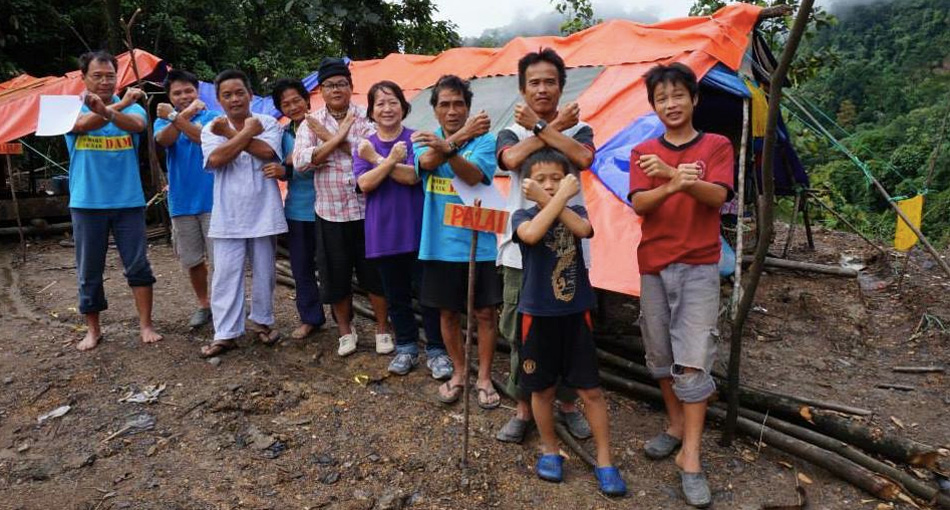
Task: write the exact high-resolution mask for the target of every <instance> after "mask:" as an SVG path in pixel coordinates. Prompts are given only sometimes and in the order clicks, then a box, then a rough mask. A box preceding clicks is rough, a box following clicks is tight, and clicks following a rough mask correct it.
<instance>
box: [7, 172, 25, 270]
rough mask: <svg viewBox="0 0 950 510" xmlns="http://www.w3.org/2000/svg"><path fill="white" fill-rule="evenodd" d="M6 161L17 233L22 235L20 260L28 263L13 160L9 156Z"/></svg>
mask: <svg viewBox="0 0 950 510" xmlns="http://www.w3.org/2000/svg"><path fill="white" fill-rule="evenodd" d="M6 161H7V176H8V178H9V181H10V195H11V196H12V197H13V213H14V214H15V215H16V228H17V233H19V234H20V258H21V259H22V260H23V262H26V238H25V237H24V236H23V222H22V220H21V219H20V203H19V202H17V198H16V186H14V185H13V160H12V159H11V158H10V155H9V154H7V155H6ZM19 180H20V179H19V175H17V181H19Z"/></svg>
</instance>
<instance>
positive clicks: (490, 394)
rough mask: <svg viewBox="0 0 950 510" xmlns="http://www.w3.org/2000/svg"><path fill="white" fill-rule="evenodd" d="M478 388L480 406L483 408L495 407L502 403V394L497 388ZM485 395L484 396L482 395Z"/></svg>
mask: <svg viewBox="0 0 950 510" xmlns="http://www.w3.org/2000/svg"><path fill="white" fill-rule="evenodd" d="M475 389H476V390H478V407H481V408H482V409H495V408H496V407H498V406H500V405H501V396H499V395H498V392H497V391H495V388H488V389H485V388H475ZM483 395H484V398H482V396H483Z"/></svg>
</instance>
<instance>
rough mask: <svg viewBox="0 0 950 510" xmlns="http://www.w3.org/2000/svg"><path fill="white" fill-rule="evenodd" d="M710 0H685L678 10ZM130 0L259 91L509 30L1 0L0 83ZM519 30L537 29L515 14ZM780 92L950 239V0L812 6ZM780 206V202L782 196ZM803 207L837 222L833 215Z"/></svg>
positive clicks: (205, 58) (780, 33) (153, 48)
mask: <svg viewBox="0 0 950 510" xmlns="http://www.w3.org/2000/svg"><path fill="white" fill-rule="evenodd" d="M751 1H754V2H756V3H759V4H760V5H766V4H765V3H764V2H760V1H757V0H751ZM797 1H798V0H778V1H777V2H770V3H769V5H774V4H776V3H788V4H791V5H793V6H796V5H797ZM722 5H724V3H723V2H722V1H720V0H697V1H696V3H695V4H694V6H693V8H692V9H691V11H690V13H691V14H693V15H696V14H707V13H709V12H712V11H714V10H715V9H717V8H718V7H721V6H722ZM138 7H141V8H142V9H143V14H142V15H141V16H140V18H139V21H138V23H137V24H136V27H135V30H134V33H133V37H134V40H135V42H136V45H137V46H138V47H140V48H142V49H145V50H147V51H150V52H152V53H154V54H155V55H159V56H161V57H162V58H164V59H166V60H167V61H168V62H170V63H171V64H172V65H174V66H176V67H178V68H182V69H189V70H192V71H194V72H195V73H196V74H197V75H198V76H199V77H200V78H201V79H203V80H209V81H210V80H211V79H212V78H213V77H214V74H215V72H216V71H220V70H222V69H226V68H231V67H237V68H240V69H243V70H245V71H246V72H247V73H248V74H249V75H250V76H251V79H252V82H253V85H254V88H255V91H256V92H257V93H267V92H268V91H269V84H270V83H273V81H274V80H275V79H277V78H280V77H284V76H294V77H303V76H306V75H308V74H310V73H311V72H313V71H314V70H315V69H316V68H317V66H318V64H319V61H320V59H321V58H323V56H325V55H346V56H349V57H350V58H353V59H356V60H360V59H368V58H378V57H383V56H385V55H387V54H389V53H392V52H405V53H417V54H436V53H439V52H440V51H443V50H445V49H448V48H451V47H456V46H461V45H467V46H500V45H503V44H504V43H506V42H507V41H508V40H509V39H510V37H511V36H512V35H517V34H510V35H509V34H505V35H502V34H500V33H499V32H498V31H490V30H489V31H486V32H485V34H483V35H482V36H481V37H478V38H469V39H467V40H463V38H462V37H461V36H460V35H459V34H458V31H457V27H456V26H455V25H454V24H453V23H451V22H450V21H440V20H436V19H435V14H436V9H437V7H436V6H435V5H434V3H433V2H432V0H398V1H384V0H336V1H334V2H326V1H322V0H216V1H215V2H195V1H193V0H97V1H87V2H75V1H68V0H0V81H3V80H6V79H9V78H12V77H14V76H16V75H17V74H20V73H24V72H25V73H29V74H31V75H34V76H46V75H61V74H64V73H65V72H67V71H70V70H73V69H75V68H76V66H77V56H78V55H79V54H80V53H82V52H83V51H85V50H86V49H99V48H105V49H108V50H111V51H113V52H115V53H119V52H121V51H124V45H123V42H122V38H123V36H124V34H123V31H122V29H121V24H120V19H121V18H123V17H125V18H127V17H128V16H129V15H130V14H131V13H132V12H133V11H134V10H135V9H136V8H138ZM551 8H552V11H553V12H557V13H559V14H560V15H562V16H563V19H564V22H563V23H562V24H561V26H560V31H561V32H562V33H572V32H576V31H578V30H582V29H584V28H586V27H588V26H590V25H592V24H594V23H596V22H598V21H599V19H598V18H597V16H596V9H595V8H594V7H593V6H592V5H591V2H590V1H589V0H552V6H551ZM790 23H791V18H790V17H789V18H785V19H779V20H776V21H774V22H770V23H767V24H764V25H763V26H761V27H760V29H761V30H762V31H763V33H764V35H765V36H766V37H767V39H768V40H769V42H770V44H771V45H772V46H773V49H775V50H776V51H780V49H781V46H782V42H783V37H784V35H785V34H786V33H787V27H788V26H789V25H790ZM524 33H525V34H528V33H530V34H532V35H534V34H536V33H537V31H536V30H532V27H528V26H526V27H525V32H524ZM790 91H791V92H792V94H793V95H794V97H796V98H797V99H798V100H799V101H800V102H801V103H804V104H806V105H807V107H808V109H809V110H810V111H811V112H812V113H813V114H814V116H815V117H816V119H817V120H819V121H820V122H821V123H822V124H823V125H825V126H826V127H828V129H829V131H830V134H831V135H833V136H834V137H835V138H837V139H838V140H840V142H841V144H842V145H843V146H844V147H846V148H847V149H848V150H850V151H851V152H852V153H853V154H855V155H856V156H857V157H858V159H860V160H861V161H862V162H864V163H865V164H866V165H867V166H866V170H867V171H868V172H870V173H871V174H872V175H874V176H875V177H876V178H878V179H879V180H880V181H881V182H882V183H883V184H884V186H885V187H886V188H887V189H888V190H890V191H891V193H892V194H893V195H894V196H896V197H910V196H914V195H916V194H918V193H923V194H924V195H925V205H924V219H923V231H924V233H925V234H927V235H928V236H931V238H932V240H933V241H934V242H935V243H936V244H938V245H939V246H940V247H943V248H946V247H947V246H948V245H950V133H947V131H950V127H945V128H943V129H942V127H944V126H946V125H947V124H948V123H950V122H948V121H947V119H948V117H950V0H891V1H875V2H872V3H863V4H846V5H841V4H839V5H837V6H836V5H835V4H832V5H831V7H830V8H829V10H828V12H826V11H824V10H820V9H819V10H818V11H817V13H816V14H815V15H814V16H813V19H812V23H811V25H810V30H809V33H808V36H807V37H806V40H805V42H804V44H803V46H802V48H801V49H800V51H799V56H798V59H797V61H796V64H795V68H794V72H793V74H792V82H791V88H790ZM786 119H787V121H788V126H789V129H790V130H791V132H792V136H793V137H794V142H795V145H796V148H797V149H798V151H799V156H800V157H801V158H802V161H803V163H804V165H805V167H806V168H807V169H808V170H809V172H810V174H811V177H812V182H811V188H812V189H815V190H818V191H819V192H820V193H821V194H822V196H823V197H824V199H825V200H826V202H828V203H831V204H833V206H834V207H835V208H836V209H837V210H838V211H840V212H842V213H843V214H844V216H845V217H846V218H848V219H849V220H850V221H851V222H853V223H854V224H855V225H857V226H858V228H859V229H861V230H862V231H863V232H865V233H866V234H869V235H871V236H873V237H875V238H878V239H881V240H888V239H889V238H891V237H892V236H893V232H894V227H895V217H894V214H893V212H892V211H890V209H889V208H888V206H887V203H886V202H885V201H884V200H883V199H882V198H881V197H880V196H879V195H878V194H877V193H876V192H875V190H874V189H873V187H872V186H871V185H870V183H869V181H868V179H867V178H866V176H865V173H864V171H862V169H860V168H859V167H858V166H857V165H855V164H854V163H853V161H852V160H851V159H849V158H848V157H847V156H845V155H844V154H843V153H842V152H841V151H839V150H837V149H835V148H834V147H833V146H832V145H831V144H830V143H829V141H828V139H827V137H825V136H822V135H819V134H817V133H815V132H814V131H813V130H810V129H808V128H807V126H806V124H810V123H812V122H811V121H809V119H807V118H806V117H804V116H803V115H802V114H801V112H800V111H798V110H797V109H796V108H794V107H792V108H791V109H790V110H787V111H786ZM931 168H932V170H931ZM782 206H783V208H784V209H785V210H786V211H788V210H790V209H791V202H790V201H788V200H787V199H786V201H785V202H783V204H782ZM813 213H814V214H816V215H817V217H818V219H819V221H821V222H822V223H824V224H826V225H827V226H829V227H831V228H844V226H843V225H839V224H838V223H837V222H838V220H837V219H836V218H834V217H833V216H823V215H822V214H821V211H819V210H813Z"/></svg>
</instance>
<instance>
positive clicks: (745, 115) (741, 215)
mask: <svg viewBox="0 0 950 510" xmlns="http://www.w3.org/2000/svg"><path fill="white" fill-rule="evenodd" d="M749 108H750V101H749V98H745V99H743V100H742V142H741V143H740V144H739V183H738V191H737V193H738V194H739V197H738V201H739V204H738V207H739V210H738V212H737V213H736V277H735V284H734V286H733V288H732V305H731V307H730V310H731V311H730V313H729V317H730V318H732V320H736V313H737V312H738V311H739V299H741V298H742V250H743V249H744V247H743V239H742V238H743V235H744V234H745V172H746V167H747V166H748V161H747V159H746V158H747V157H748V154H747V152H748V150H749Z"/></svg>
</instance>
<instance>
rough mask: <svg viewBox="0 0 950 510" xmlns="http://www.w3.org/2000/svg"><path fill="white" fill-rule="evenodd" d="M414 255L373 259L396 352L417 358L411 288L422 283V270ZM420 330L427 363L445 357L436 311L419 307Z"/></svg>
mask: <svg viewBox="0 0 950 510" xmlns="http://www.w3.org/2000/svg"><path fill="white" fill-rule="evenodd" d="M416 258H417V255H416V253H401V254H399V255H389V256H386V257H380V258H377V259H374V262H375V263H376V267H377V269H378V270H379V276H380V279H381V280H382V283H383V293H384V295H385V296H386V302H387V303H388V305H389V320H390V322H392V325H393V331H394V332H395V333H396V352H397V353H399V354H412V355H414V356H415V355H417V354H419V346H418V345H417V344H418V342H419V326H418V325H417V324H416V316H415V314H414V313H413V311H412V288H413V285H415V286H416V287H417V288H418V287H419V284H420V283H421V281H422V267H421V265H420V264H419V263H418V261H417V260H416ZM422 328H423V329H424V330H425V333H426V356H427V357H428V358H429V359H432V358H435V357H436V356H439V355H442V354H445V353H446V352H445V344H444V343H443V342H442V329H441V325H440V322H439V310H438V309H435V308H430V307H427V306H424V307H422Z"/></svg>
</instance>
